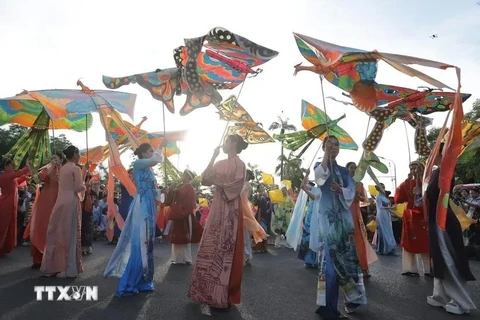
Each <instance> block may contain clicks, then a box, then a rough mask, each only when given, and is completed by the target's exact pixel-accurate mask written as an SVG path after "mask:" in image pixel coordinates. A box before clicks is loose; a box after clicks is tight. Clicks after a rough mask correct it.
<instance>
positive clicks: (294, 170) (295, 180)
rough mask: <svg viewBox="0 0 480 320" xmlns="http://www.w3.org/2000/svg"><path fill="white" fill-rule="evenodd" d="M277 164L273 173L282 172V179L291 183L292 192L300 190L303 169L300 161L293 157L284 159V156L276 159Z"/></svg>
mask: <svg viewBox="0 0 480 320" xmlns="http://www.w3.org/2000/svg"><path fill="white" fill-rule="evenodd" d="M278 162H279V164H278V165H277V167H276V168H275V173H277V174H278V173H279V172H281V171H282V165H283V178H284V179H285V180H290V181H292V188H293V189H294V191H296V190H298V189H300V186H301V184H302V180H303V176H304V173H305V169H303V168H302V160H301V159H298V158H294V157H288V158H287V157H285V156H284V155H282V156H280V157H278Z"/></svg>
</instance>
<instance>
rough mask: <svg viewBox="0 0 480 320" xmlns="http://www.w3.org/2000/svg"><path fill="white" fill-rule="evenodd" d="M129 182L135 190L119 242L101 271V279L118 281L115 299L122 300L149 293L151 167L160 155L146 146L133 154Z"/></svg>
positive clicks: (152, 203) (152, 217) (153, 182)
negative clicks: (116, 279) (117, 279)
mask: <svg viewBox="0 0 480 320" xmlns="http://www.w3.org/2000/svg"><path fill="white" fill-rule="evenodd" d="M134 154H135V155H136V156H137V157H138V159H137V160H135V162H134V164H133V179H134V181H135V185H136V187H137V193H136V194H135V196H134V199H133V201H132V204H131V206H130V210H129V213H128V217H127V220H126V221H125V225H124V226H123V230H122V233H121V235H120V239H118V243H117V246H116V247H115V250H114V251H113V254H112V257H111V258H110V262H109V263H108V265H107V267H106V268H105V272H104V276H105V277H110V276H114V277H118V278H120V279H119V282H118V286H117V290H116V292H115V295H116V296H117V297H123V296H128V295H133V294H137V293H138V292H141V291H153V289H154V285H153V273H154V262H153V246H154V242H155V227H156V223H155V213H156V208H155V199H156V198H158V197H159V195H158V192H157V181H156V179H155V174H154V173H153V170H152V167H153V166H155V165H157V164H158V163H160V162H163V159H164V157H163V155H162V153H161V152H160V151H154V150H153V147H152V146H151V145H150V144H148V143H143V144H141V145H140V146H139V147H138V148H137V149H136V150H135V152H134Z"/></svg>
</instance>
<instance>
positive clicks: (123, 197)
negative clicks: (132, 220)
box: [112, 169, 133, 244]
mask: <svg viewBox="0 0 480 320" xmlns="http://www.w3.org/2000/svg"><path fill="white" fill-rule="evenodd" d="M127 172H128V177H129V178H130V180H132V181H133V176H132V173H133V169H129V170H128V171H127ZM132 201H133V197H132V196H131V195H130V194H129V193H128V190H127V188H125V186H124V185H123V184H120V205H119V208H118V212H119V213H120V215H121V216H122V218H123V221H127V217H128V209H129V208H130V204H131V203H132ZM121 232H122V231H121V230H120V228H119V227H118V225H117V224H116V223H115V229H114V232H113V239H114V241H112V242H113V243H114V244H116V243H117V242H118V238H119V237H120V234H121Z"/></svg>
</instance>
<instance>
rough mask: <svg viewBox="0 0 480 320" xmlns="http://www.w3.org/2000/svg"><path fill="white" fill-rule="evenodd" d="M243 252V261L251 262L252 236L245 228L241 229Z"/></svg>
mask: <svg viewBox="0 0 480 320" xmlns="http://www.w3.org/2000/svg"><path fill="white" fill-rule="evenodd" d="M243 252H244V253H245V260H252V259H253V254H252V234H251V233H250V231H248V230H247V229H246V228H243Z"/></svg>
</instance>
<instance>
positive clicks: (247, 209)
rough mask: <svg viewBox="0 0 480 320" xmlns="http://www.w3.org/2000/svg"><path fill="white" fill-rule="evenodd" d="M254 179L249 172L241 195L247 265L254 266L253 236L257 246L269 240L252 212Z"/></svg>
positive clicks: (248, 171)
mask: <svg viewBox="0 0 480 320" xmlns="http://www.w3.org/2000/svg"><path fill="white" fill-rule="evenodd" d="M252 179H253V172H252V171H250V170H247V175H246V179H245V183H244V185H243V190H242V193H241V194H240V200H241V202H242V208H243V229H244V233H243V236H244V253H245V265H247V266H251V265H252V259H253V254H252V236H253V241H254V242H255V245H256V244H257V243H261V242H263V241H265V240H266V239H267V237H268V236H267V233H266V232H265V230H264V229H263V228H262V226H261V225H260V224H259V223H258V221H257V220H256V219H255V215H254V214H253V212H252V204H251V203H250V200H249V199H248V198H249V196H250V193H251V191H252V187H251V186H250V182H249V181H250V180H252Z"/></svg>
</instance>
